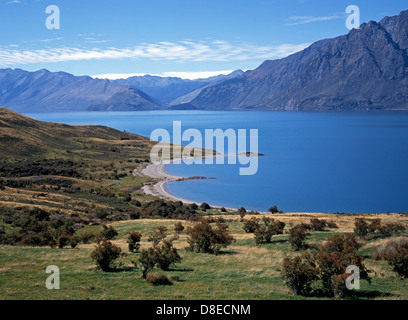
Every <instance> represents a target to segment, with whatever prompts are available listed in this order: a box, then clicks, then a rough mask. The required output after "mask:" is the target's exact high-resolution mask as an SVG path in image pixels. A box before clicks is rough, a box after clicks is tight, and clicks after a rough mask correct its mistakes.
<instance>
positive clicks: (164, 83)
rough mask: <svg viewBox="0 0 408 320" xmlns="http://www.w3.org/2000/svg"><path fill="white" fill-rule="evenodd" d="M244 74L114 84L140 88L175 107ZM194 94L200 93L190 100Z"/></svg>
mask: <svg viewBox="0 0 408 320" xmlns="http://www.w3.org/2000/svg"><path fill="white" fill-rule="evenodd" d="M243 73H244V72H243V71H242V70H235V71H233V72H231V73H230V74H228V75H223V74H220V75H218V76H213V77H209V78H203V79H195V80H189V79H181V78H178V77H159V76H151V75H145V76H135V77H130V78H127V79H118V80H114V82H116V83H120V84H125V85H129V86H132V87H135V88H138V89H139V90H142V91H143V92H145V93H147V94H148V95H149V96H151V97H154V98H155V99H156V100H157V101H158V102H159V103H160V104H163V105H175V104H181V103H187V102H190V101H191V100H193V99H194V98H195V97H196V95H198V93H199V92H200V90H201V89H202V88H205V87H207V86H210V85H215V84H218V83H220V82H222V81H225V80H228V79H232V78H236V77H238V76H240V75H242V74H243ZM193 92H198V93H197V94H196V95H194V96H191V98H189V94H191V93H193Z"/></svg>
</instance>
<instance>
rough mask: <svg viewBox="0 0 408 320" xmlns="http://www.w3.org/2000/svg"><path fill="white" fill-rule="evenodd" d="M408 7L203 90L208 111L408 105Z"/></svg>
mask: <svg viewBox="0 0 408 320" xmlns="http://www.w3.org/2000/svg"><path fill="white" fill-rule="evenodd" d="M407 34H408V11H404V12H401V14H400V15H398V16H395V17H390V18H385V19H383V20H382V21H381V22H380V23H377V22H373V21H371V22H369V23H366V24H363V25H361V27H360V29H359V30H352V31H350V32H349V33H348V34H347V35H345V36H341V37H337V38H334V39H327V40H322V41H319V42H316V43H314V44H313V45H311V46H310V47H309V48H307V49H305V50H303V51H301V52H298V53H296V54H293V55H291V56H289V57H287V58H284V59H280V60H273V61H265V62H264V63H263V64H262V65H261V66H259V67H258V68H257V69H256V70H253V71H249V72H246V73H245V74H244V75H242V76H241V77H238V78H235V79H232V80H229V81H226V82H223V83H221V84H219V85H216V86H212V87H209V88H206V89H204V90H202V92H201V93H200V94H199V95H198V97H197V98H196V99H194V100H193V101H192V102H191V103H192V104H193V105H194V106H196V107H198V108H205V109H265V110H331V109H336V110H337V109H408V56H407V45H408V40H407Z"/></svg>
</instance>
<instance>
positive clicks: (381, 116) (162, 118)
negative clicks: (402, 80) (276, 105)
mask: <svg viewBox="0 0 408 320" xmlns="http://www.w3.org/2000/svg"><path fill="white" fill-rule="evenodd" d="M27 115H28V116H31V117H33V118H35V119H38V120H43V121H53V122H62V123H68V124H98V125H106V126H110V127H113V128H116V129H119V130H126V131H128V132H132V133H136V134H140V135H143V136H147V137H149V136H150V134H151V132H152V131H153V130H154V129H157V128H164V129H167V130H168V131H169V132H170V133H171V132H172V126H173V121H181V122H182V127H183V129H188V128H196V129H198V130H200V131H201V132H203V131H204V129H217V128H220V129H222V130H226V129H228V128H232V129H258V132H259V152H260V153H262V154H264V156H263V157H259V165H258V172H257V174H255V175H253V176H240V175H239V171H238V170H239V167H241V165H240V164H237V165H194V164H193V165H186V164H171V165H169V166H167V171H168V172H169V173H171V174H175V175H179V176H186V177H188V176H206V177H214V178H215V179H207V180H188V181H182V182H179V181H178V182H172V183H169V184H168V185H167V188H168V190H169V191H170V192H171V193H173V194H174V195H177V196H180V197H182V198H185V199H189V200H192V201H196V202H198V203H201V202H208V203H210V204H214V205H220V206H225V207H233V208H238V207H241V206H244V207H245V208H246V209H251V210H260V211H266V210H267V209H268V208H269V207H271V206H272V205H277V206H278V208H279V209H280V210H283V211H286V212H346V213H359V212H373V213H374V212H375V213H381V212H388V211H390V212H407V211H408V165H407V164H408V112H403V111H401V112H399V111H389V112H383V111H370V112H368V111H367V112H360V111H353V112H275V111H274V112H258V111H247V112H244V111H225V112H223V111H214V112H212V111H208V112H207V111H149V112H112V113H109V112H78V113H36V114H27Z"/></svg>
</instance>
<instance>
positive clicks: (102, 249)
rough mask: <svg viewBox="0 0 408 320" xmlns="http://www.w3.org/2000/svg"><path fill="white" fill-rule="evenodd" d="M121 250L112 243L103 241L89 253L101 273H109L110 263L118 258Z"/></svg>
mask: <svg viewBox="0 0 408 320" xmlns="http://www.w3.org/2000/svg"><path fill="white" fill-rule="evenodd" d="M121 252H122V249H121V248H119V247H117V246H115V245H113V244H112V242H110V241H107V240H103V241H102V242H101V243H99V244H98V245H97V246H96V248H95V250H94V251H92V253H91V258H92V259H93V260H95V262H96V264H97V266H98V267H99V268H101V270H103V271H110V270H111V269H112V263H113V262H114V261H115V260H116V259H117V258H119V256H120V254H121Z"/></svg>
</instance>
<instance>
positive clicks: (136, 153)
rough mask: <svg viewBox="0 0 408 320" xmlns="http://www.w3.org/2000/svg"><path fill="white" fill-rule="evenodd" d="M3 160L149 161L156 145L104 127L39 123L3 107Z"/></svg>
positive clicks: (0, 131) (0, 113)
mask: <svg viewBox="0 0 408 320" xmlns="http://www.w3.org/2000/svg"><path fill="white" fill-rule="evenodd" d="M0 145H1V148H0V159H3V160H4V159H11V160H13V159H24V158H28V159H29V160H31V161H32V160H34V159H37V158H56V157H62V158H71V159H72V158H75V157H79V158H80V159H81V160H83V161H84V160H88V159H89V160H93V161H95V160H96V161H98V160H99V161H101V160H102V161H106V160H116V159H122V160H123V159H126V158H139V157H140V158H143V159H147V156H148V151H150V147H151V146H152V145H153V143H152V142H151V141H150V140H149V139H147V138H144V137H142V136H138V135H135V134H131V133H127V132H122V131H118V130H115V129H112V128H108V127H104V126H70V125H65V124H59V123H50V122H42V121H37V120H34V119H32V118H29V117H26V116H23V115H21V114H18V113H16V112H13V111H11V110H8V109H4V108H0Z"/></svg>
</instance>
